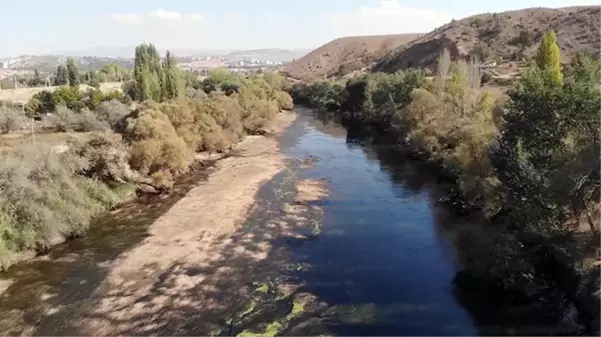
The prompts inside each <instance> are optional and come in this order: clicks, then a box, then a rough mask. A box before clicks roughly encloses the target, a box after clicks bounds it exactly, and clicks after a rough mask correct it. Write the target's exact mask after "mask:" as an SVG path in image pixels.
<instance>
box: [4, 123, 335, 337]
mask: <svg viewBox="0 0 601 337" xmlns="http://www.w3.org/2000/svg"><path fill="white" fill-rule="evenodd" d="M295 118H296V115H295V114H294V113H290V112H286V113H282V114H279V115H278V116H277V118H276V120H275V122H274V123H273V124H271V127H270V128H268V129H267V135H266V136H249V137H247V138H246V139H245V140H244V141H243V142H242V143H240V144H238V146H236V149H235V151H233V152H232V153H231V154H230V155H229V156H228V157H227V158H224V159H222V160H220V161H218V162H217V163H216V164H215V166H214V167H212V168H211V169H210V170H209V171H208V172H207V171H205V172H193V173H191V174H189V175H187V176H185V177H184V178H182V179H180V180H178V182H177V183H176V185H175V186H174V188H173V190H172V192H171V193H170V194H169V195H166V196H161V197H158V196H157V197H152V198H140V199H137V200H133V201H130V202H128V203H126V204H125V205H124V206H123V207H121V208H119V209H117V210H115V211H112V212H110V213H107V214H104V215H103V216H102V217H99V218H98V219H96V220H95V221H94V222H93V224H92V226H91V228H90V231H89V233H88V235H87V236H86V237H85V238H82V239H78V240H73V241H70V242H67V243H64V244H61V245H58V246H56V247H55V248H53V249H52V250H51V251H50V252H49V254H48V255H46V256H42V257H38V258H36V259H34V260H32V261H29V262H23V263H20V264H18V265H15V266H13V267H12V268H11V269H10V270H9V271H8V272H7V273H4V274H3V275H1V277H2V282H1V284H2V286H1V287H0V288H1V290H2V292H1V294H0V310H1V312H2V317H3V318H2V319H1V320H0V331H3V332H5V333H7V334H10V335H23V334H24V335H29V334H46V335H54V334H67V335H68V334H89V335H112V334H115V335H116V334H145V333H151V334H152V333H159V332H160V333H161V334H176V333H177V329H176V328H175V327H179V328H181V329H184V328H185V329H186V330H189V329H192V327H190V326H189V325H187V326H186V327H183V326H181V325H180V324H179V323H177V321H178V320H182V321H181V324H184V325H185V324H192V323H191V322H192V321H191V320H194V319H196V317H197V316H196V315H198V314H200V313H201V312H204V313H205V314H207V315H205V316H203V322H204V324H198V323H197V322H196V323H194V324H195V325H197V326H196V327H194V328H193V331H198V332H199V333H202V332H203V333H208V332H209V331H212V330H214V329H216V328H219V326H220V324H224V323H223V322H222V317H227V316H231V315H232V312H234V313H235V312H236V311H240V312H243V311H244V306H245V305H248V303H247V301H241V299H243V298H248V299H249V300H252V296H250V295H249V294H251V295H252V293H253V290H252V289H254V288H255V287H256V286H253V284H252V280H253V279H254V278H257V277H259V276H260V277H263V276H265V275H262V274H260V273H256V271H255V268H257V265H259V264H260V265H263V264H265V265H266V264H267V262H260V261H263V260H270V261H274V259H275V256H274V257H270V258H269V259H267V256H268V255H274V254H275V255H278V254H276V253H275V252H273V251H272V248H273V245H274V242H272V240H275V238H276V237H279V239H280V240H281V239H282V237H289V238H290V239H288V240H304V239H303V235H302V233H303V232H302V231H301V235H300V236H299V234H295V232H294V230H293V228H302V227H305V228H307V230H305V231H304V233H309V232H311V230H312V228H314V227H316V226H315V224H314V222H315V218H312V220H311V221H309V218H308V217H307V216H306V215H305V213H307V212H314V211H316V209H317V207H315V206H311V205H309V203H310V201H312V200H314V199H315V198H318V197H319V196H320V195H323V191H322V190H321V189H320V188H319V186H320V185H319V184H315V183H308V182H307V181H303V182H302V183H300V184H299V185H298V188H297V190H298V191H299V196H296V193H292V194H290V196H280V199H281V201H282V202H286V204H285V205H278V206H279V208H280V209H278V214H277V216H275V215H273V214H271V213H270V215H272V216H271V218H270V220H269V221H266V222H265V223H261V224H259V225H260V228H259V229H258V230H257V231H256V232H255V231H253V230H248V228H244V230H242V228H243V227H246V226H245V223H247V221H248V218H249V217H251V218H252V215H253V214H255V213H257V212H259V211H260V212H264V211H265V209H267V208H268V207H267V205H264V204H257V200H256V198H257V195H260V193H259V192H260V191H259V188H260V187H261V186H262V184H264V183H265V182H266V181H269V180H273V179H274V176H276V175H278V174H283V173H286V172H287V171H288V170H287V169H286V162H285V158H284V156H283V155H282V154H281V153H280V151H279V149H278V139H279V137H280V136H281V134H282V132H284V131H285V130H286V128H287V127H289V126H290V124H291V123H293V121H294V120H295ZM286 183H287V184H288V183H291V184H293V186H296V181H295V180H292V179H286ZM273 187H274V186H273V185H272V186H270V189H273ZM274 190H275V191H274V193H278V192H277V188H276V189H274ZM282 193H284V192H282ZM285 193H289V192H285ZM270 199H272V198H270ZM295 199H296V200H295ZM286 200H288V201H286ZM269 202H270V203H273V202H274V201H273V200H269ZM269 212H271V211H269ZM271 269H272V268H268V269H267V271H268V270H271ZM273 269H274V270H275V268H273ZM255 274H257V275H255ZM257 282H259V283H261V281H260V280H258V281H257ZM228 285H229V286H230V287H231V288H228V287H226V286H228ZM280 286H284V288H285V284H280ZM222 287H226V288H224V289H222ZM217 288H219V289H221V290H220V291H217ZM274 289H275V288H274ZM278 289H279V288H278ZM192 298H193V300H192ZM189 306H193V307H194V311H197V313H196V315H193V316H189V315H190V314H189V315H188V316H187V317H186V319H185V320H183V318H182V317H181V315H182V313H181V311H180V310H186V309H189V310H191V309H192V308H191V307H189ZM238 307H239V308H238ZM226 309H227V310H226ZM221 310H225V311H226V312H225V313H224V312H222V311H221ZM209 312H210V313H211V314H210V317H212V318H209V315H208V313H209ZM220 322H221V323H220ZM172 329H176V330H172ZM190 331H192V330H190Z"/></svg>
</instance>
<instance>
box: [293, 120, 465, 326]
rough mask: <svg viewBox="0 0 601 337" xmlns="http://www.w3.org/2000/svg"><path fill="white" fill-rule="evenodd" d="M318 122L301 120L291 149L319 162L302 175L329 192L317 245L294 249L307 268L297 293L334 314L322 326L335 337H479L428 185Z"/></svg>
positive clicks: (338, 129) (374, 150) (378, 152)
mask: <svg viewBox="0 0 601 337" xmlns="http://www.w3.org/2000/svg"><path fill="white" fill-rule="evenodd" d="M323 124H324V123H322V122H320V121H315V120H313V121H311V122H307V127H308V130H306V131H305V134H304V135H303V136H302V138H301V139H300V140H299V141H298V143H297V145H296V146H295V147H293V148H291V149H289V150H288V151H287V152H288V154H289V155H292V156H295V157H299V158H302V157H306V156H309V155H312V156H316V157H318V158H319V159H320V160H319V161H318V162H317V163H316V165H315V166H314V167H312V168H311V169H310V170H308V171H307V172H306V175H307V177H309V178H314V179H326V180H327V181H328V183H329V187H330V189H331V195H330V196H329V197H328V199H327V203H326V206H325V207H324V212H325V213H324V228H323V232H322V235H321V237H320V240H318V241H316V243H315V244H310V245H304V246H301V247H298V248H297V249H295V256H296V259H297V260H298V262H302V263H308V264H309V265H311V268H310V269H308V270H306V271H302V272H299V273H298V275H297V276H298V277H299V278H300V279H301V281H302V282H303V284H304V286H303V289H302V290H303V291H307V292H310V293H312V294H314V295H316V296H317V297H318V298H319V299H320V300H321V301H325V302H327V303H328V304H329V305H330V307H331V308H332V309H331V311H330V312H329V313H328V314H322V317H321V321H320V323H321V324H323V325H324V326H325V327H327V330H328V331H330V333H335V334H339V335H466V334H467V335H470V334H475V333H476V329H475V328H474V326H473V323H472V320H471V318H470V315H469V314H468V313H466V312H465V310H464V309H463V307H462V306H461V305H460V304H458V303H457V302H456V300H455V297H454V295H453V279H454V277H455V274H456V272H457V267H456V265H455V263H454V261H455V258H454V251H453V248H452V245H450V244H449V241H448V240H447V239H446V238H445V237H444V235H441V231H440V230H439V229H440V227H441V226H440V225H439V222H441V221H442V222H444V221H445V220H446V219H447V218H446V217H445V215H444V214H443V213H441V212H438V211H437V210H436V206H435V203H434V201H433V200H434V198H433V195H434V194H436V193H437V192H434V188H433V186H434V182H433V181H432V179H428V178H426V176H425V175H423V174H421V173H420V171H419V169H412V168H411V167H410V166H403V165H396V164H395V163H394V161H395V160H396V159H395V158H394V156H391V158H392V160H391V161H386V160H383V157H386V156H387V155H389V154H390V153H387V151H388V150H390V149H386V148H385V147H382V148H380V149H378V148H375V147H373V146H370V145H368V144H369V143H368V142H366V141H365V140H363V139H359V138H352V137H340V134H341V133H342V132H344V129H342V127H340V126H338V127H335V126H332V125H328V127H327V128H323ZM326 130H327V131H326ZM330 134H334V135H335V136H330Z"/></svg>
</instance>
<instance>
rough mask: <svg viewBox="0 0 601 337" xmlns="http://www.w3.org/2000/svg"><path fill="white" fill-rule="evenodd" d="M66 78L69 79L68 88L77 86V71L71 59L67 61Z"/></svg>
mask: <svg viewBox="0 0 601 337" xmlns="http://www.w3.org/2000/svg"><path fill="white" fill-rule="evenodd" d="M67 78H68V79H69V85H70V86H72V87H75V86H78V85H79V70H78V69H77V65H76V64H75V60H74V59H73V58H72V57H69V58H68V59H67Z"/></svg>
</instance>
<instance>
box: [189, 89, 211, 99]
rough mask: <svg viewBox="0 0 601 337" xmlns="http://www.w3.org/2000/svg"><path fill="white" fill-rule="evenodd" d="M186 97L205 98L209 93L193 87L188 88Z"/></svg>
mask: <svg viewBox="0 0 601 337" xmlns="http://www.w3.org/2000/svg"><path fill="white" fill-rule="evenodd" d="M186 97H188V98H189V99H205V98H207V97H208V96H207V93H206V92H204V90H202V89H194V88H191V87H188V88H186Z"/></svg>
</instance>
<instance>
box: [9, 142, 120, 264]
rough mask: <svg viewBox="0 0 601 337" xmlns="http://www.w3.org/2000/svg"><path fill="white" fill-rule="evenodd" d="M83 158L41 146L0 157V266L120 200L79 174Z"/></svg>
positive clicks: (78, 228)
mask: <svg viewBox="0 0 601 337" xmlns="http://www.w3.org/2000/svg"><path fill="white" fill-rule="evenodd" d="M82 167H84V161H82V160H81V159H80V158H78V157H77V156H73V155H72V154H70V153H57V152H56V151H55V150H54V149H52V148H51V147H48V146H44V145H43V144H36V145H35V146H25V147H20V148H16V149H14V150H13V151H11V152H8V153H5V154H3V158H2V160H1V161H0V205H1V206H0V231H1V232H2V235H0V264H1V265H2V267H6V266H7V265H9V264H10V263H11V262H12V260H11V258H12V256H14V253H16V252H20V251H23V250H28V249H39V248H44V247H47V246H48V245H50V244H52V243H55V242H56V241H57V240H60V239H62V238H64V237H66V236H69V235H72V234H80V233H83V232H84V231H85V229H86V228H87V227H88V225H89V221H90V218H91V217H92V216H93V215H94V214H96V213H97V212H99V211H101V210H103V209H106V208H107V207H111V206H112V205H115V204H116V203H118V202H119V201H120V197H119V195H118V194H117V193H115V192H113V191H112V190H111V189H109V188H108V187H107V186H106V185H104V184H102V183H100V182H99V181H96V180H93V179H89V178H85V177H82V176H79V175H78V174H77V172H78V171H79V170H81V169H82Z"/></svg>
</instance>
